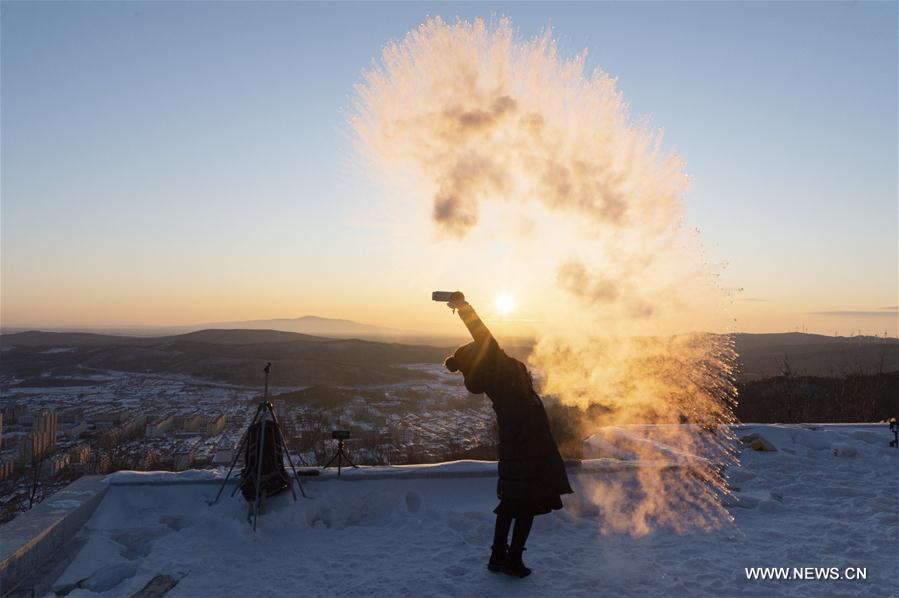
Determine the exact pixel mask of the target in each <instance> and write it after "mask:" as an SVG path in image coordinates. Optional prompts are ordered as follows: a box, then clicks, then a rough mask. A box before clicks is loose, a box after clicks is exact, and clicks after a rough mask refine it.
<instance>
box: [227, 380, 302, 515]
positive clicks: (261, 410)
mask: <svg viewBox="0 0 899 598" xmlns="http://www.w3.org/2000/svg"><path fill="white" fill-rule="evenodd" d="M263 371H264V372H265V397H264V399H263V400H262V402H261V403H259V406H258V407H257V408H256V414H255V415H254V416H253V421H251V422H250V425H249V426H247V429H246V430H244V433H243V436H241V437H240V442H239V443H238V445H237V451H236V452H235V453H234V457H233V458H232V459H231V466H230V467H229V468H228V475H226V476H225V480H224V481H223V482H222V486H221V488H219V492H218V494H217V495H216V496H215V500H213V501H212V502H211V503H209V505H210V506H211V505H214V504H215V503H217V502H218V500H219V498H220V497H221V496H222V491H223V490H224V489H225V486H226V485H227V484H228V479H230V477H231V472H232V471H234V466H235V465H236V464H237V459H238V458H239V457H240V455H241V454H243V451H244V445H245V444H246V441H247V438H248V436H249V432H250V430H251V429H252V428H253V425H254V424H256V423H257V422H258V423H259V435H260V439H259V448H258V450H257V451H256V494H255V495H254V496H255V498H254V500H253V506H252V510H251V514H252V518H253V531H256V518H257V516H258V514H259V511H260V510H261V508H262V499H263V496H262V494H263V493H262V491H261V488H260V485H261V483H262V454H263V452H264V451H263V450H262V448H263V447H264V446H265V429H266V427H267V426H266V425H265V423H266V420H267V418H270V421H271V422H273V423H274V424H275V425H274V426H272V427H273V429H274V430H275V431H276V432H277V434H278V438H276V439H275V445H276V446H277V444H278V443H279V442H280V444H281V446H282V447H283V448H284V452H285V453H286V454H287V462H288V463H289V464H290V469H291V470H293V476H294V478H296V480H297V486H299V488H300V492H301V493H302V495H303V498H309V497H308V496H306V492H305V490H303V483H302V482H301V481H300V474H299V473H297V468H296V467H294V465H293V459H291V457H290V451H289V450H288V448H287V443H286V442H285V441H284V434H283V433H282V432H281V426H280V425H279V424H278V418H277V417H275V412H274V410H273V409H272V404H271V402H270V401H269V400H268V377H269V374H270V373H271V371H272V364H271V363H268V364H266V366H265V369H264V370H263ZM245 465H247V466H249V463H247V464H245ZM239 488H240V484H238V485H237V486H235V487H234V490H232V491H231V497H232V498H233V497H234V495H235V494H236V493H237V490H238V489H239ZM290 493H291V494H292V495H293V499H294V500H296V499H297V493H296V491H295V490H294V489H293V481H292V480H291V484H290ZM247 516H248V517H249V516H250V514H248V515H247Z"/></svg>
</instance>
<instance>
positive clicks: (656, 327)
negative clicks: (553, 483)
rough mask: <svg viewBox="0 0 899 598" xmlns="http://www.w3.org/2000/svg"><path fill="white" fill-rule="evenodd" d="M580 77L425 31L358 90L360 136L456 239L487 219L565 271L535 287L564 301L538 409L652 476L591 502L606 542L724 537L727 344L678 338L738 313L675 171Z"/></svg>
mask: <svg viewBox="0 0 899 598" xmlns="http://www.w3.org/2000/svg"><path fill="white" fill-rule="evenodd" d="M585 59H586V55H585V54H582V55H579V56H575V57H574V58H571V59H565V58H562V57H560V56H559V54H558V51H557V48H556V46H555V44H554V42H553V41H552V38H551V36H550V33H549V32H546V33H545V34H543V35H541V36H539V37H537V38H535V39H532V40H523V39H521V38H520V36H519V35H518V34H517V32H516V31H515V29H514V28H513V27H512V26H511V23H510V22H509V21H508V20H506V19H503V20H500V21H498V22H495V23H492V24H488V23H485V22H484V21H483V20H476V21H474V22H466V21H457V22H455V23H453V24H449V23H446V22H444V21H443V20H441V19H440V18H433V19H429V20H427V21H426V22H425V23H424V24H422V25H421V26H420V27H419V28H418V29H416V30H414V31H411V32H410V33H409V34H408V35H407V36H406V37H405V39H403V40H402V41H399V42H394V43H391V44H389V45H387V46H386V47H385V48H384V50H383V55H382V57H381V61H380V63H378V64H376V65H375V66H374V67H373V68H372V69H370V70H369V71H368V72H366V73H365V79H364V82H363V83H361V84H360V85H359V86H358V87H357V92H358V101H357V106H356V113H355V116H354V117H353V118H352V121H351V122H352V125H353V127H354V129H355V131H356V133H357V134H358V137H359V140H360V142H361V143H360V148H361V149H362V151H363V152H364V154H365V155H367V156H368V157H369V158H371V159H372V160H373V161H374V163H375V164H376V165H378V166H379V167H383V168H387V169H394V170H397V169H398V170H403V171H405V172H410V173H412V174H413V175H414V176H415V177H416V178H417V180H418V181H419V182H420V184H421V186H422V188H423V197H427V198H429V201H430V202H432V216H433V222H434V223H435V225H436V227H437V228H438V230H439V231H441V232H442V233H443V234H444V235H445V236H447V237H450V238H457V239H462V238H467V237H468V236H469V233H471V232H472V231H473V230H474V229H476V228H477V227H479V226H481V225H482V223H481V219H482V216H483V213H484V208H485V207H486V206H488V205H501V206H503V207H504V209H506V210H507V211H508V212H511V213H516V214H521V215H522V217H526V218H528V219H529V222H530V224H531V226H529V227H527V231H528V232H527V236H528V239H529V240H530V241H531V242H532V243H533V244H539V245H537V246H539V247H540V250H541V251H542V252H543V253H544V254H546V255H547V256H548V257H549V258H550V259H551V261H552V262H553V263H554V267H553V270H547V271H542V270H540V269H539V268H534V269H533V270H532V271H530V272H529V274H530V275H531V276H535V277H541V276H542V277H543V278H542V279H540V281H539V282H540V283H541V284H542V286H544V287H545V288H547V289H550V288H551V289H554V290H556V291H559V292H560V293H561V294H562V296H564V298H565V304H564V306H562V305H561V304H560V306H559V308H558V309H556V310H554V312H553V313H552V314H549V315H548V316H547V317H546V320H545V322H544V324H543V326H542V328H541V330H540V331H539V337H538V342H537V345H536V348H535V350H534V352H533V354H532V356H531V358H530V361H531V364H530V365H531V366H532V367H533V368H534V369H535V371H537V372H539V374H540V377H541V380H542V387H541V391H542V392H543V393H547V394H550V395H554V396H556V397H558V398H559V399H560V400H561V401H563V402H564V403H565V404H568V405H576V406H578V407H581V408H583V409H584V417H585V418H589V420H590V423H591V425H592V426H593V429H595V430H599V433H600V437H601V439H608V442H609V444H610V446H615V447H617V448H618V449H621V450H623V451H625V452H626V453H628V454H629V455H630V456H633V457H636V458H638V459H640V460H641V461H643V462H645V463H651V464H655V466H647V467H640V468H637V469H635V470H634V474H633V479H632V480H631V481H630V482H629V484H630V486H632V487H628V488H625V487H624V486H623V485H622V483H620V482H615V481H605V482H597V483H596V486H595V487H594V488H592V489H591V490H590V494H591V496H590V498H591V499H592V500H593V502H594V503H595V504H596V505H598V506H599V509H600V512H601V513H600V514H601V520H602V526H603V529H606V530H610V531H625V532H630V533H634V534H644V533H648V532H649V531H651V530H652V529H653V528H654V527H655V526H658V525H665V526H670V527H673V528H675V529H678V530H684V529H687V528H689V527H691V526H696V525H698V526H703V527H710V526H715V525H718V524H720V523H722V522H724V521H728V520H729V515H728V514H727V512H726V511H725V510H724V509H723V507H721V506H720V500H719V499H720V495H721V493H723V492H726V484H725V483H724V480H723V473H722V472H723V467H722V465H726V464H727V463H728V462H730V461H731V460H732V459H733V454H732V451H731V450H730V449H729V443H730V442H731V438H730V433H729V431H728V428H727V427H726V426H725V424H728V423H731V422H732V421H733V415H732V407H733V403H734V399H735V394H734V387H733V384H732V375H733V369H732V364H733V362H734V353H733V349H732V346H731V341H730V339H729V338H728V337H727V336H726V335H714V334H705V333H695V332H693V333H691V332H685V331H683V330H679V331H678V332H679V333H678V334H673V332H674V331H677V329H678V327H679V326H681V327H682V326H683V324H684V322H683V320H684V315H685V314H686V313H687V312H690V311H691V310H692V311H693V312H695V311H696V310H697V309H698V310H701V311H703V312H704V313H706V314H709V315H711V316H718V315H720V313H721V312H722V307H723V306H725V305H726V300H727V298H726V296H725V294H724V293H723V292H722V291H721V290H720V289H719V288H718V286H717V284H716V280H715V276H714V275H713V273H712V272H711V270H710V268H709V267H708V266H707V265H706V264H705V263H704V260H703V256H702V251H701V248H700V246H699V244H698V241H697V239H696V236H695V235H694V234H691V233H690V231H687V230H685V228H684V225H683V201H682V196H683V194H684V192H685V190H686V187H687V177H686V175H685V174H684V171H683V165H682V163H681V161H680V160H679V158H678V157H677V156H676V155H675V154H673V153H665V152H663V150H662V147H661V144H662V137H661V134H660V133H658V132H655V131H653V130H651V129H650V127H649V126H648V124H647V123H635V122H633V121H632V120H631V119H630V117H629V115H628V110H627V105H626V104H625V103H624V101H623V98H622V95H621V93H620V92H619V91H618V90H617V89H616V87H615V81H614V80H613V79H611V78H610V77H609V76H608V75H606V74H605V73H603V72H602V71H600V70H598V69H597V70H596V71H595V72H593V73H592V74H587V73H585ZM712 319H714V318H710V320H709V321H711V320H712ZM706 329H708V328H706ZM647 424H650V425H647ZM674 466H676V468H675V467H674ZM599 479H602V478H599Z"/></svg>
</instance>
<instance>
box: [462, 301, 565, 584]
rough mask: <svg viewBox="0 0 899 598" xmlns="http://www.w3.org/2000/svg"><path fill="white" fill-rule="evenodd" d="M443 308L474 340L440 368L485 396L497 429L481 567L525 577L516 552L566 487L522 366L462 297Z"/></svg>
mask: <svg viewBox="0 0 899 598" xmlns="http://www.w3.org/2000/svg"><path fill="white" fill-rule="evenodd" d="M448 306H449V307H450V308H451V309H453V310H458V313H459V317H460V318H461V319H462V322H464V323H465V326H466V327H467V328H468V330H469V332H471V336H472V338H473V339H474V341H473V342H471V343H468V344H467V345H463V346H461V347H459V348H458V349H456V352H455V353H454V354H453V355H451V356H450V357H448V358H447V359H446V361H445V362H444V365H445V366H446V368H447V369H448V370H449V371H451V372H457V371H458V372H461V373H462V375H463V376H464V378H465V388H467V389H468V391H469V392H471V393H474V394H481V393H486V394H487V397H488V398H489V399H490V401H491V403H492V404H493V410H494V411H495V412H496V422H497V426H498V428H499V446H498V452H499V463H498V469H499V480H498V481H497V488H496V494H497V498H499V501H500V502H499V506H497V507H496V509H495V510H494V513H496V528H495V530H494V535H493V546H492V547H491V548H492V551H491V554H490V561H489V562H488V563H487V568H488V569H489V570H490V571H503V572H505V573H508V574H510V575H513V576H516V577H525V576H527V575H529V574H530V572H531V570H530V569H529V568H527V567H525V566H524V562H523V561H522V552H523V551H524V549H525V547H524V546H525V543H526V542H527V539H528V535H529V534H530V531H531V525H532V524H533V522H534V516H536V515H542V514H545V513H549V512H550V511H553V510H555V509H561V508H562V500H561V498H560V495H562V494H570V493H571V492H572V490H571V485H570V484H569V483H568V476H567V474H566V473H565V464H564V463H563V461H562V457H561V455H560V454H559V449H558V447H557V446H556V441H555V439H554V438H553V435H552V432H551V431H550V429H549V420H548V419H547V417H546V411H545V410H544V408H543V402H542V401H541V400H540V397H539V396H538V395H537V393H536V392H535V391H534V386H533V381H532V380H531V375H530V373H529V372H528V370H527V368H526V367H525V365H524V364H523V363H521V362H520V361H518V360H517V359H513V358H511V357H509V356H508V355H506V353H505V352H504V351H503V350H502V349H500V347H499V344H498V343H497V342H496V339H495V338H493V335H492V334H491V333H490V331H489V330H488V329H487V326H485V325H484V323H483V322H482V321H481V319H480V318H479V317H478V315H477V314H476V313H475V311H474V309H473V308H472V307H471V305H469V304H468V303H467V302H466V301H465V297H464V295H462V293H454V294H453V297H452V299H451V300H450V301H449V302H448ZM513 520H514V522H515V527H514V529H512V542H511V544H509V543H508V539H509V530H510V528H511V527H512V522H513Z"/></svg>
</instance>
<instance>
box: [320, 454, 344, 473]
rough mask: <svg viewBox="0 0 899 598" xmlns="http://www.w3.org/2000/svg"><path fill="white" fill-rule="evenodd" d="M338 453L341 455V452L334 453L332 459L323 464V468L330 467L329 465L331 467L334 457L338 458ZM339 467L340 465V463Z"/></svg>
mask: <svg viewBox="0 0 899 598" xmlns="http://www.w3.org/2000/svg"><path fill="white" fill-rule="evenodd" d="M338 455H340V453H339V452H337V453H334V456H333V457H331V460H330V461H328V462H327V463H326V464H325V465H323V466H322V469H328V468H329V467H331V463H334V459H336V458H337V456H338ZM338 467H340V465H339V464H338Z"/></svg>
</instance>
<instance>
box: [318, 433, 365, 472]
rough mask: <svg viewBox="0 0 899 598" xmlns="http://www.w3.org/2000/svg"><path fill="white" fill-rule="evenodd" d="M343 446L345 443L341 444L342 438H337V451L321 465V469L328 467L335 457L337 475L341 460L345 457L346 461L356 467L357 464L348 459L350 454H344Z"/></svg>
mask: <svg viewBox="0 0 899 598" xmlns="http://www.w3.org/2000/svg"><path fill="white" fill-rule="evenodd" d="M344 446H345V445H344V444H343V438H338V439H337V452H336V453H334V456H333V457H331V460H330V461H328V463H327V464H326V465H325V466H324V467H322V469H328V468H329V467H331V464H332V463H334V459H337V475H340V468H341V462H342V461H343V460H344V459H346V462H347V463H349V464H350V465H352V466H353V467H355V468H357V469H358V466H357V465H356V464H355V463H353V462H352V461H351V460H350V456H349V455H347V454H346V451H345V450H343V448H344Z"/></svg>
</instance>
